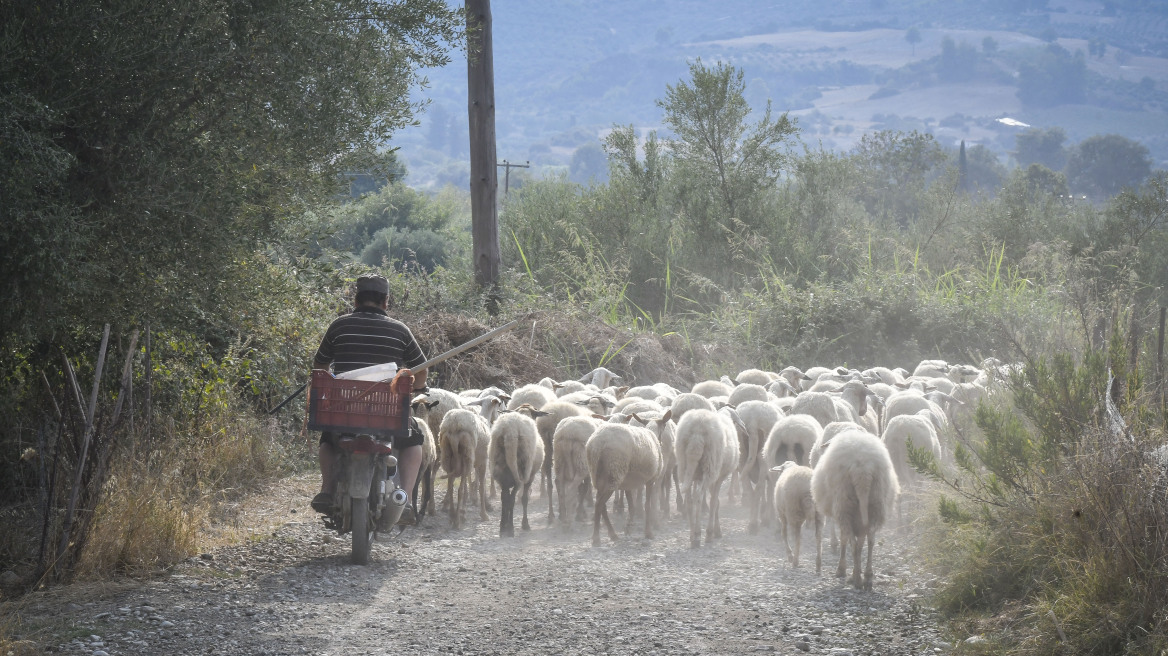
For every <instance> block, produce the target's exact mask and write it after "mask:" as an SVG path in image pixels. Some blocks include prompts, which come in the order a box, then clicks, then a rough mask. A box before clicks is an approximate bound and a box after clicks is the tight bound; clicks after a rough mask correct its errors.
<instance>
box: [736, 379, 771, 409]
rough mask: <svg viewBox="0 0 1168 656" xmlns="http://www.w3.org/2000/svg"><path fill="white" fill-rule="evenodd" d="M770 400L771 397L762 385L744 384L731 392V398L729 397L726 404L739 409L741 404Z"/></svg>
mask: <svg viewBox="0 0 1168 656" xmlns="http://www.w3.org/2000/svg"><path fill="white" fill-rule="evenodd" d="M768 400H770V396H769V395H768V394H767V391H766V388H765V387H763V386H762V385H755V384H754V383H742V384H740V385H738V386H737V387H735V388H734V389H733V390H731V391H730V396H729V397H727V399H726V402H727V403H729V404H730V405H732V406H735V407H738V405H739V404H741V403H745V402H746V401H768Z"/></svg>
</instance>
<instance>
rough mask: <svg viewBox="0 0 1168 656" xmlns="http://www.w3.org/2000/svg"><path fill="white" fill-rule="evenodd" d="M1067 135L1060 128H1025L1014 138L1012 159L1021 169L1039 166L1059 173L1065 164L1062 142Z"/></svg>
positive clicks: (1065, 157)
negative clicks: (1033, 165)
mask: <svg viewBox="0 0 1168 656" xmlns="http://www.w3.org/2000/svg"><path fill="white" fill-rule="evenodd" d="M1066 140H1067V133H1066V132H1064V131H1063V129H1062V128H1059V127H1054V128H1047V129H1045V130H1044V129H1042V128H1027V129H1026V130H1024V131H1022V132H1019V133H1018V135H1017V136H1015V137H1014V152H1013V153H1012V154H1013V155H1014V159H1015V160H1017V162H1018V165H1019V166H1022V167H1023V168H1025V167H1027V166H1030V165H1031V164H1041V165H1043V166H1045V167H1046V168H1048V169H1051V170H1054V171H1061V170H1062V169H1063V167H1064V166H1066V163H1067V153H1066V149H1064V148H1063V142H1065V141H1066Z"/></svg>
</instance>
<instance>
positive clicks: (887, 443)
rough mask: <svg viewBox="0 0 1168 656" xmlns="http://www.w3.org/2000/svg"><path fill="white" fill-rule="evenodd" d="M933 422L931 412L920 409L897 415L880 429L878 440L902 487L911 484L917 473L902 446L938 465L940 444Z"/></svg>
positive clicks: (914, 481) (914, 480) (913, 482)
mask: <svg viewBox="0 0 1168 656" xmlns="http://www.w3.org/2000/svg"><path fill="white" fill-rule="evenodd" d="M934 420H935V419H934V417H933V416H932V413H930V412H929V411H928V410H921V411H920V412H919V413H917V414H915V415H897V416H895V417H893V418H892V419H890V420H888V425H887V426H885V427H884V433H883V434H882V435H881V436H880V441H882V442H883V443H884V447H885V448H886V449H888V455H889V457H890V458H891V459H892V468H893V470H894V471H895V472H896V478H897V480H898V481H899V482H900V483H901V485H903V486H906V487H907V486H911V485H914V484H915V483H916V480H917V471H916V469H914V468H913V466H912V465H910V464H909V462H908V448H907V446H906V444H908V443H911V444H912V446H913V448H914V449H918V450H923V451H927V452H929V453H931V454H933V459H934V460H935V461H936V462H937V463H938V464H939V463H940V462H941V442H940V440H939V439H937V430H936V427H935V426H934V424H933V422H934Z"/></svg>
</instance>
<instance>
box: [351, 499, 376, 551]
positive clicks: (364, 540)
mask: <svg viewBox="0 0 1168 656" xmlns="http://www.w3.org/2000/svg"><path fill="white" fill-rule="evenodd" d="M352 501H353V506H352V513H353V514H352V517H353V530H352V533H353V564H354V565H368V564H369V551H370V547H371V545H372V544H373V528H374V527H373V523H372V522H370V521H369V499H366V498H358V499H353V500H352Z"/></svg>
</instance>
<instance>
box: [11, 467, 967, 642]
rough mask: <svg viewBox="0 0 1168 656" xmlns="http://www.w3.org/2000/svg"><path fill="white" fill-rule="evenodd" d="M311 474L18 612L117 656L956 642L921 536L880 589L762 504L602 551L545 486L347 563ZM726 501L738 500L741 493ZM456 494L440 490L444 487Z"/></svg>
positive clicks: (881, 545) (887, 549) (44, 635)
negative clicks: (210, 541) (238, 534)
mask: <svg viewBox="0 0 1168 656" xmlns="http://www.w3.org/2000/svg"><path fill="white" fill-rule="evenodd" d="M313 482H314V481H313V479H312V477H301V478H294V479H289V480H287V481H284V482H283V483H281V484H280V485H278V486H276V487H274V488H273V490H272V491H271V492H270V493H269V494H267V495H263V496H262V497H259V498H257V499H254V500H252V501H251V502H249V504H248V506H247V507H246V508H245V509H244V510H243V511H242V512H241V513H240V515H239V523H240V525H241V527H243V530H244V533H243V535H244V538H243V539H242V540H240V541H238V542H236V543H235V544H227V545H224V546H220V547H217V548H214V549H209V550H208V551H207V552H206V553H204V554H202V555H200V556H196V557H194V558H191V559H190V560H188V561H186V562H184V563H182V564H181V565H179V566H177V567H175V568H173V569H172V570H171V571H170V572H169V573H167V574H164V575H162V576H159V577H154V578H151V579H149V580H146V581H142V582H122V583H118V584H105V585H102V586H96V587H95V586H92V585H90V586H87V587H83V586H76V587H75V586H70V587H66V588H59V589H54V590H50V591H49V592H46V593H34V594H31V595H28V596H26V598H25V599H24V600H22V601H21V602H20V604H19V605H18V610H17V611H14V612H19V614H20V616H21V623H22V626H25V627H28V628H29V630H30V631H31V632H32V633H33V634H35V636H36V638H37V640H38V642H40V643H41V644H42V645H44V646H46V648H47V650H48V651H51V652H54V653H63V654H83V655H86V656H115V655H119V654H143V655H146V654H150V655H157V654H176V655H177V654H183V655H187V654H256V655H259V654H272V655H275V654H321V655H329V656H355V655H358V654H745V653H776V654H802V653H812V654H837V655H840V656H842V655H844V654H854V655H856V656H859V655H861V654H935V653H947V652H949V651H951V647H950V646H949V645H948V644H947V643H945V642H944V641H943V640H944V638H943V635H942V633H941V631H940V630H939V628H938V627H939V624H938V620H937V618H936V616H935V614H934V613H933V612H932V611H930V610H929V609H928V608H927V600H928V598H929V594H930V592H931V590H932V586H933V585H934V583H935V580H934V579H933V578H932V577H930V576H929V575H927V574H925V573H922V572H920V571H917V566H916V565H915V563H918V562H919V561H920V558H919V553H918V551H917V549H920V548H921V547H920V546H919V542H920V540H919V537H918V536H917V535H915V534H914V533H912V532H909V531H895V530H891V529H888V528H886V529H885V530H883V531H881V533H880V534H879V535H878V546H877V551H876V559H875V561H874V566H875V570H876V579H875V586H874V590H873V591H872V592H867V593H865V592H860V591H856V590H853V589H852V588H851V587H850V585H846V584H844V583H843V582H842V581H841V580H839V579H836V578H834V576H833V574H834V571H835V563H836V557H835V555H834V554H832V553H831V551H830V550H829V549H828V548H827V546H826V539H825V547H824V567H823V574H822V575H821V576H816V574H815V569H814V545H813V540H812V535H811V533H810V532H808V531H805V535H804V540H805V542H804V546H803V561H801V563H800V565H801V567H800V568H799V569H792V568H791V567H789V566H788V565H787V563H786V562H785V559H784V558H783V557H782V554H783V552H782V549H781V546H780V544H779V541H778V539H777V538H776V536H775V535H774V532H773V530H772V529H769V528H764V530H763V531H762V532H761V533H760V534H758V535H754V536H751V535H748V534H747V532H746V525H745V510H744V509H743V508H741V507H740V506H739V505H738V504H736V503H735V504H729V503H727V502H725V501H724V502H723V510H724V518H723V534H724V536H725V537H724V538H723V539H722V540H721V541H720V542H717V543H715V544H714V545H713V546H709V547H707V546H703V547H702V548H700V549H690V547H689V534H688V525H687V524H686V522H685V520H684V519H683V518H681V517H679V516H677V515H676V512H675V513H674V515H673V517H672V518H671V519H670V520H668V521H667V522H666V523H665V525H664V526H663V527H662V528H661V529H660V530H659V531H658V532H657V537H656V538H655V539H652V540H646V539H644V538H643V537H641V536H640V535H641V532H642V530H641V529H638V528H634V529H633V532H632V535H631V536H629V537H624V535H623V528H624V521H625V516H624V515H623V514H622V515H616V516H615V520H614V523H615V524H616V527H617V529H618V531H622V539H621V540H620V541H619V542H617V543H616V544H612V543H610V542H609V541H608V539H607V536H605V537H604V544H603V546H601V547H599V548H594V547H592V546H591V525H590V524H589V525H587V526H577V527H576V529H575V530H574V531H573V532H571V533H565V532H563V531H562V530H561V529H560V528H559V527H554V528H549V527H548V526H547V502H546V500H544V499H541V498H540V497H539V495H538V493H533V499H532V503H531V513H530V517H531V523H532V530H531V531H529V532H524V531H519V530H517V531H516V533H517V537H515V538H513V539H506V540H501V539H500V538H499V537H498V532H499V527H498V512H497V503H498V500H497V499H496V500H495V501H494V504H495V506H494V507H495V512H493V513H491V519H490V520H489V521H487V522H478V521H477V516H476V515H472V519H471V521H469V522H468V527H467V528H464V529H463V530H461V531H454V530H451V529H450V526H449V521H448V520H447V518H446V516H445V515H444V514H441V513H440V514H439V515H438V516H430V517H427V518H426V520H425V522H424V524H423V525H422V526H418V527H413V528H410V529H408V530H407V531H406V532H405V533H404V534H402V535H401V536H400V537H399V538H397V539H396V540H393V541H391V542H388V543H379V544H376V545H374V549H373V563H372V564H371V565H370V566H367V567H359V566H354V565H351V564H349V560H348V558H349V541H348V536H345V537H344V538H339V537H337V536H336V535H335V534H333V533H331V532H329V531H326V530H325V529H324V528H323V527H322V526H321V524H320V522H319V521H318V520H317V518H316V516H315V515H314V514H313V513H312V512H311V511H310V509H309V508H308V500H309V498H310V497H311V494H312V492H313V491H314V490H313ZM723 494H725V492H723ZM440 495H441V492H440Z"/></svg>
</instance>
